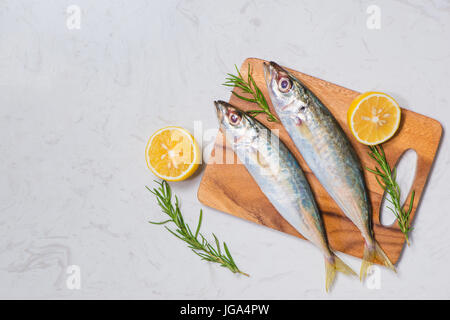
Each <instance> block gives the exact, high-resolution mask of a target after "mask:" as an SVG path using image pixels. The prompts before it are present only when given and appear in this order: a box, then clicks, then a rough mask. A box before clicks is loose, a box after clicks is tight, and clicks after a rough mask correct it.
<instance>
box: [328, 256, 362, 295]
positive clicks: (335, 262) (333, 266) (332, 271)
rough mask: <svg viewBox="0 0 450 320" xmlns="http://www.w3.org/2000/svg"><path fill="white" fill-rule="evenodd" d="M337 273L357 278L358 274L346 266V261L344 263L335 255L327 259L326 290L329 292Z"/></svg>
mask: <svg viewBox="0 0 450 320" xmlns="http://www.w3.org/2000/svg"><path fill="white" fill-rule="evenodd" d="M336 271H340V272H342V273H344V274H349V275H354V276H356V272H355V271H353V270H352V269H351V268H350V267H349V266H348V265H346V264H345V263H344V261H342V260H341V259H340V258H339V257H338V256H336V255H335V254H334V253H333V255H332V256H331V257H325V272H326V279H325V289H326V290H327V292H328V291H329V290H330V288H331V285H332V284H333V282H334V278H335V277H336Z"/></svg>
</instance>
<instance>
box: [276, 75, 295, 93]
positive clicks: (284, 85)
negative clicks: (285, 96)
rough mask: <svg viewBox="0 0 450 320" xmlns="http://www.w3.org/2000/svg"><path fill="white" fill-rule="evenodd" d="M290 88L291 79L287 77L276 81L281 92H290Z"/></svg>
mask: <svg viewBox="0 0 450 320" xmlns="http://www.w3.org/2000/svg"><path fill="white" fill-rule="evenodd" d="M291 87H292V81H291V79H289V78H287V77H283V78H281V79H280V80H279V81H278V89H280V91H281V92H283V93H286V92H288V91H289V90H291Z"/></svg>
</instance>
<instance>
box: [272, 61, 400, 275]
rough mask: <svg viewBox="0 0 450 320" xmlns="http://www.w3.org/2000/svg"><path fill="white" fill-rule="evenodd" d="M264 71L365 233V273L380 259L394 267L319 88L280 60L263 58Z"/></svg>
mask: <svg viewBox="0 0 450 320" xmlns="http://www.w3.org/2000/svg"><path fill="white" fill-rule="evenodd" d="M264 74H265V79H266V83H267V88H268V91H269V95H270V98H271V100H272V104H273V106H274V108H275V110H276V112H277V114H278V117H279V118H280V120H281V122H282V123H283V125H284V127H285V128H286V130H287V132H288V133H289V135H290V137H291V139H292V140H293V141H294V143H295V145H296V147H297V149H298V151H299V152H300V153H301V155H302V157H303V159H304V160H305V161H306V163H307V164H308V166H309V168H310V169H311V170H312V172H313V173H314V175H315V176H316V177H317V179H318V180H319V182H320V183H321V184H322V185H323V187H324V188H325V190H326V191H327V192H328V193H329V195H330V196H331V197H332V198H333V199H334V201H335V202H336V203H337V204H338V206H339V207H340V208H341V209H342V211H343V212H344V213H345V215H346V216H347V217H348V218H349V219H350V220H351V221H352V222H353V223H354V224H355V225H356V226H357V227H358V229H359V230H360V231H361V234H362V236H363V237H364V240H365V249H364V255H363V262H362V265H361V273H360V278H361V279H363V278H364V277H365V276H366V274H367V268H368V267H369V266H370V265H371V264H372V263H374V262H376V261H379V262H381V263H383V264H384V265H385V266H387V267H389V268H391V269H393V270H395V268H394V266H393V265H392V263H391V262H390V261H389V258H388V257H387V256H386V254H385V253H384V252H383V250H382V249H381V247H380V246H379V245H378V243H377V241H376V240H375V238H374V235H373V230H372V215H371V206H370V201H369V198H368V195H367V190H366V185H365V181H364V174H363V171H362V168H361V164H360V162H359V159H358V156H357V155H356V153H355V151H354V149H353V147H352V145H351V144H350V141H349V140H348V138H347V136H346V135H345V133H344V131H343V130H342V128H341V127H340V126H339V124H338V122H337V121H336V119H335V118H334V117H333V115H332V114H331V112H330V111H329V110H328V109H327V108H326V107H325V105H324V104H323V103H322V102H321V101H320V100H319V99H318V98H317V97H316V96H315V95H314V93H312V92H311V91H310V90H309V89H308V88H307V87H306V86H305V85H303V83H301V82H300V80H298V79H297V78H295V77H294V76H293V75H292V74H291V73H289V72H288V71H286V70H285V69H283V68H282V67H280V66H279V65H278V64H276V63H275V62H270V63H264Z"/></svg>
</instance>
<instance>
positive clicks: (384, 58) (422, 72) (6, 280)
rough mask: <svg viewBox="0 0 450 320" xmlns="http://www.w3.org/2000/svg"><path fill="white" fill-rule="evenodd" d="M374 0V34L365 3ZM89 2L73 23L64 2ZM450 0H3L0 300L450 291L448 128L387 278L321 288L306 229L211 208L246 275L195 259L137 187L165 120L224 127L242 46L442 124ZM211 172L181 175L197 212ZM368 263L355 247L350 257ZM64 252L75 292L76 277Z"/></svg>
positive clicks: (188, 207) (246, 52)
mask: <svg viewBox="0 0 450 320" xmlns="http://www.w3.org/2000/svg"><path fill="white" fill-rule="evenodd" d="M371 4H375V5H377V6H379V8H380V10H381V29H379V30H372V29H369V28H368V27H367V26H366V20H367V18H368V17H369V15H368V14H367V13H366V9H367V7H368V6H369V5H371ZM69 5H77V6H79V8H80V9H81V29H68V28H67V26H66V19H67V17H68V14H67V13H66V9H67V7H68V6H69ZM449 36H450V1H444V0H440V1H439V0H433V1H417V0H415V1H381V0H378V1H377V0H373V1H331V0H330V1H312V0H311V1H288V0H280V1H141V0H139V1H138V0H135V1H125V0H123V1H101V0H96V1H90V0H71V1H65V0H63V1H56V0H52V1H51V0H48V1H19V0H14V1H13V0H10V1H8V0H3V1H0V108H1V109H0V137H1V139H0V164H1V165H0V298H44V299H47V298H62V299H66V298H74V299H80V298H88V299H92V298H144V299H167V298H175V299H178V298H187V299H216V298H218V299H279V298H283V299H304V298H306V299H310V298H323V299H335V298H352V299H353V298H362V299H372V298H382V299H385V298H407V299H409V298H450V275H449V273H448V268H449V265H450V250H449V249H450V245H449V243H450V233H449V232H448V230H449V227H450V218H449V216H448V210H449V201H448V199H449V193H450V191H449V183H448V181H449V179H450V170H449V168H448V166H449V164H450V154H449V143H448V139H447V137H444V138H443V141H442V143H441V148H440V152H439V154H438V157H437V160H436V163H435V166H434V170H433V172H432V175H431V178H430V180H429V184H428V188H427V189H426V192H425V194H424V197H423V199H422V203H421V206H420V208H419V211H418V214H417V216H416V220H415V227H416V229H415V230H414V232H413V236H412V241H413V245H412V247H410V248H408V249H407V250H406V251H405V252H404V254H403V256H402V258H401V261H400V263H399V265H398V274H393V273H391V272H389V271H387V270H382V271H381V282H380V284H381V288H380V289H369V288H368V287H367V286H366V285H363V284H361V283H359V281H358V280H356V279H349V278H346V277H344V276H340V277H338V280H337V282H336V285H335V287H334V290H333V291H332V293H330V294H326V293H325V292H324V266H323V260H322V257H321V254H320V253H319V251H318V250H316V249H315V248H313V247H312V245H310V244H308V243H307V242H304V241H301V240H298V239H295V238H293V237H290V236H287V235H285V234H282V233H279V232H276V231H273V230H270V229H267V228H264V227H261V226H258V225H255V224H252V223H249V222H246V221H243V220H239V219H237V218H234V217H231V216H229V215H227V214H223V213H221V212H217V211H215V210H212V209H209V208H204V209H205V210H204V226H203V227H204V231H205V232H207V233H209V232H215V233H216V234H217V235H218V236H219V238H220V239H222V240H225V241H227V242H228V243H229V246H230V249H231V251H232V253H233V255H234V258H235V260H236V261H237V263H238V265H239V266H240V267H241V269H242V270H244V271H247V272H248V273H250V274H251V277H250V278H245V277H242V276H236V275H234V274H232V273H230V272H229V271H228V270H226V269H223V268H220V267H218V266H216V265H212V264H208V263H205V262H202V261H200V260H199V259H198V257H196V256H195V255H193V254H192V253H191V252H190V251H189V250H188V249H187V248H186V247H185V245H184V244H183V243H182V242H180V241H179V240H178V239H176V238H174V237H172V236H170V235H169V234H168V232H167V231H166V230H164V228H162V227H160V226H153V225H149V224H148V223H147V221H148V220H150V219H152V220H160V219H162V218H163V216H162V213H161V212H160V210H159V208H158V207H157V205H156V203H155V200H154V198H153V197H152V196H151V195H150V194H149V193H148V192H147V191H146V189H145V188H144V186H145V185H146V184H150V185H151V184H152V180H153V179H154V177H153V176H152V174H151V173H150V172H149V170H148V169H147V167H146V164H145V160H144V149H145V145H146V141H147V139H148V138H149V136H150V135H151V134H152V133H153V132H154V131H155V130H156V129H158V128H160V127H163V126H167V125H179V126H183V127H186V128H188V129H190V130H192V129H193V126H194V121H198V120H201V121H202V122H203V125H204V127H205V128H216V127H217V122H216V119H215V114H214V112H213V107H212V104H211V102H212V101H213V99H217V98H222V99H227V98H228V97H229V92H228V90H227V89H226V88H224V87H223V86H221V83H222V82H223V80H224V77H225V73H226V72H232V71H233V65H234V64H238V65H239V64H241V63H242V61H243V60H244V59H245V58H247V57H259V58H265V59H273V60H276V61H279V62H280V63H281V64H284V65H288V66H290V67H292V68H294V69H297V70H300V71H303V72H305V73H308V74H311V75H315V76H317V77H320V78H323V79H327V80H329V81H332V82H335V83H338V84H340V85H343V86H345V87H349V88H352V89H355V90H359V91H368V90H381V91H384V92H387V93H389V94H392V95H393V96H394V97H395V98H396V99H397V100H398V101H399V102H400V103H401V105H402V106H403V107H406V108H409V109H411V110H413V111H416V112H419V113H422V114H425V115H427V116H430V117H433V118H436V119H438V120H440V121H441V123H442V124H443V127H444V129H445V128H446V127H447V126H448V124H449V116H450V112H449V110H450V109H449V99H448V94H449V77H450V41H449ZM200 179H201V173H200V174H199V175H197V176H196V177H194V178H193V179H190V180H188V181H185V182H180V183H173V184H172V186H173V189H174V191H175V192H176V193H177V194H178V195H179V196H180V198H181V199H182V209H183V212H184V215H185V216H186V218H187V220H188V221H189V222H191V223H195V221H196V219H197V215H198V211H199V209H200V208H201V207H202V206H201V205H200V203H199V202H198V200H197V198H196V192H197V188H198V185H199V182H200ZM343 258H344V259H345V261H347V262H349V264H351V266H352V267H354V268H355V269H356V270H359V265H360V261H359V260H358V259H355V258H352V257H349V256H344V257H343ZM69 265H78V266H79V267H80V268H81V288H80V289H79V290H70V289H69V288H68V287H67V286H66V279H67V276H68V275H67V274H66V269H67V267H68V266H69Z"/></svg>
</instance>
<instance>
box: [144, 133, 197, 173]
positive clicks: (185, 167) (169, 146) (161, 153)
mask: <svg viewBox="0 0 450 320" xmlns="http://www.w3.org/2000/svg"><path fill="white" fill-rule="evenodd" d="M200 158H201V153H200V149H199V148H198V145H197V143H196V142H195V140H194V137H192V135H191V134H190V133H189V131H187V130H185V129H183V128H180V127H165V128H162V129H160V130H158V131H156V132H155V133H154V134H153V135H152V136H151V137H150V139H149V141H148V144H147V148H146V149H145V159H146V161H147V166H148V167H149V169H150V170H151V171H152V172H153V173H154V174H155V175H156V176H158V177H159V178H161V179H164V180H167V181H181V180H185V179H187V178H189V177H190V176H191V175H192V174H193V173H194V172H195V170H197V168H198V166H199V163H200Z"/></svg>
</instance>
